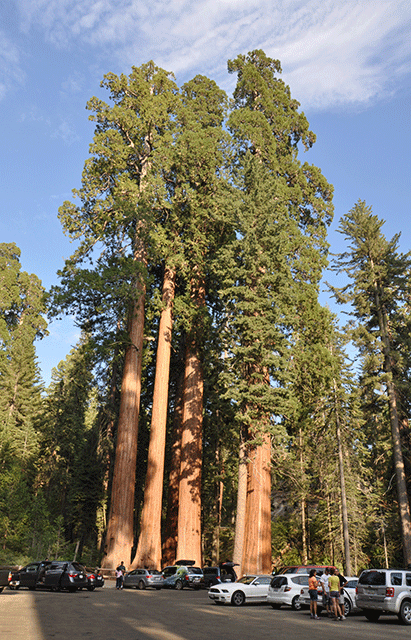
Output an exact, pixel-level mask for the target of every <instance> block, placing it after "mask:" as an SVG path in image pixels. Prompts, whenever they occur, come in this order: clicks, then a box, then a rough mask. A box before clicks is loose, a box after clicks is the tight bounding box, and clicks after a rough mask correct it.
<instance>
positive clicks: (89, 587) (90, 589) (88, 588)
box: [87, 584, 96, 591]
mask: <svg viewBox="0 0 411 640" xmlns="http://www.w3.org/2000/svg"><path fill="white" fill-rule="evenodd" d="M95 588H96V587H94V586H93V585H92V584H90V585H89V586H88V587H87V591H94V589H95Z"/></svg>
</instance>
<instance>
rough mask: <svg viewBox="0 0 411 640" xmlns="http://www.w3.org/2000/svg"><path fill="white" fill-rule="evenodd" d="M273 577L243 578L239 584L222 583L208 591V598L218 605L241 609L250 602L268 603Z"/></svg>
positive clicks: (250, 576)
mask: <svg viewBox="0 0 411 640" xmlns="http://www.w3.org/2000/svg"><path fill="white" fill-rule="evenodd" d="M272 578H273V576H270V575H265V574H264V575H249V576H243V577H242V578H240V580H237V582H222V583H221V584H218V585H214V586H213V587H211V588H210V589H209V591H208V597H209V598H210V599H211V600H213V601H214V602H215V603H216V604H225V603H229V604H233V605H234V606H235V607H241V605H243V604H244V603H246V602H247V603H248V602H267V594H268V587H269V586H270V582H271V580H272Z"/></svg>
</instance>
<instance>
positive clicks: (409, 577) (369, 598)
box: [357, 569, 411, 624]
mask: <svg viewBox="0 0 411 640" xmlns="http://www.w3.org/2000/svg"><path fill="white" fill-rule="evenodd" d="M357 607H359V608H360V609H362V610H363V611H364V615H365V617H366V618H367V620H370V621H372V622H376V621H377V620H378V618H379V617H380V615H381V614H382V613H393V614H396V615H397V616H398V618H399V619H400V621H401V622H402V623H403V624H411V569H368V570H367V571H363V572H362V574H361V575H360V578H359V580H358V585H357Z"/></svg>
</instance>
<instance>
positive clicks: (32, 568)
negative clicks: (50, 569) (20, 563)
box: [26, 564, 39, 573]
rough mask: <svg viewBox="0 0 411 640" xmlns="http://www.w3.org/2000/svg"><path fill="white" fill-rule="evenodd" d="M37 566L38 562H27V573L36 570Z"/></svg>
mask: <svg viewBox="0 0 411 640" xmlns="http://www.w3.org/2000/svg"><path fill="white" fill-rule="evenodd" d="M38 566H39V565H38V564H29V566H28V567H26V571H27V572H28V573H34V572H35V571H37V569H38Z"/></svg>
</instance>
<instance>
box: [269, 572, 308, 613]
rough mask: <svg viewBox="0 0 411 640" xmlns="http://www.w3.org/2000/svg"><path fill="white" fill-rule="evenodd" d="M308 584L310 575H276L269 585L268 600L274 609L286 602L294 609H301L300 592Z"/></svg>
mask: <svg viewBox="0 0 411 640" xmlns="http://www.w3.org/2000/svg"><path fill="white" fill-rule="evenodd" d="M307 585H308V575H304V574H299V573H298V574H297V573H294V574H292V573H291V574H285V575H278V576H274V577H273V578H272V580H271V582H270V586H269V587H268V594H267V602H268V603H269V604H270V605H271V606H272V608H273V609H279V608H280V607H281V605H283V604H286V605H288V606H290V607H291V608H292V609H294V611H297V610H299V609H301V603H300V593H301V588H302V587H303V586H307Z"/></svg>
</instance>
